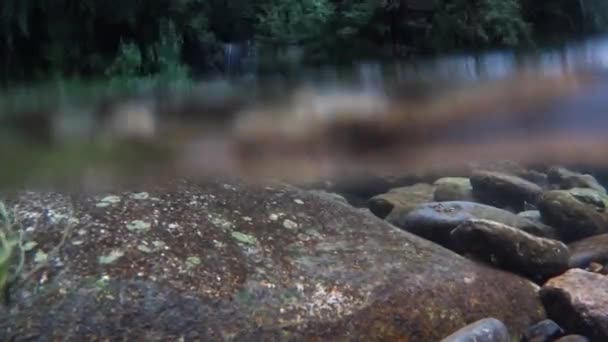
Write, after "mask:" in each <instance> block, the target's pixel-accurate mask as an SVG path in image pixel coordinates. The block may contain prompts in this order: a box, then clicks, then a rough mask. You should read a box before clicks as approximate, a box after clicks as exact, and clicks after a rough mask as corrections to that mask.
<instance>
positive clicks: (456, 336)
mask: <svg viewBox="0 0 608 342" xmlns="http://www.w3.org/2000/svg"><path fill="white" fill-rule="evenodd" d="M469 341H475V342H511V337H510V335H509V330H508V329H507V327H506V326H505V325H504V323H502V322H501V321H499V320H497V319H495V318H484V319H482V320H479V321H477V322H474V323H472V324H469V325H467V326H466V327H464V328H462V329H460V330H458V331H456V332H455V333H453V334H451V335H450V336H448V337H446V338H444V339H442V340H441V342H469Z"/></svg>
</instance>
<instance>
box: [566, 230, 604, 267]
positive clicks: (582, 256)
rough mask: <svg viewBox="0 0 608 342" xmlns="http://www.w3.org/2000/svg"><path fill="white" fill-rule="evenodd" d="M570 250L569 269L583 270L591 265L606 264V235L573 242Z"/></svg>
mask: <svg viewBox="0 0 608 342" xmlns="http://www.w3.org/2000/svg"><path fill="white" fill-rule="evenodd" d="M568 247H569V248H570V253H571V255H570V267H572V268H574V267H579V268H585V267H587V266H589V264H591V263H594V262H595V263H599V264H602V265H606V264H608V234H601V235H596V236H592V237H590V238H586V239H583V240H580V241H577V242H574V243H572V244H570V245H569V246H568Z"/></svg>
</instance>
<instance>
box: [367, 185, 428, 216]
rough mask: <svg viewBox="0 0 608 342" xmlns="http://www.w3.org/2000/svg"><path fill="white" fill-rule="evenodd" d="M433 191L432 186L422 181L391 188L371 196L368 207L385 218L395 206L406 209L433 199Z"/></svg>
mask: <svg viewBox="0 0 608 342" xmlns="http://www.w3.org/2000/svg"><path fill="white" fill-rule="evenodd" d="M434 191H435V187H434V186H432V185H430V184H424V183H419V184H416V185H412V186H406V187H401V188H396V189H391V190H390V191H389V192H387V193H385V194H382V195H377V196H374V197H372V198H371V199H370V200H369V209H370V210H371V211H372V213H374V214H375V215H376V216H378V217H380V218H386V217H387V216H388V215H389V214H390V213H391V211H393V209H395V208H397V209H398V210H400V211H408V210H412V209H414V208H415V207H416V206H418V205H419V204H422V203H427V202H431V201H433V192H434Z"/></svg>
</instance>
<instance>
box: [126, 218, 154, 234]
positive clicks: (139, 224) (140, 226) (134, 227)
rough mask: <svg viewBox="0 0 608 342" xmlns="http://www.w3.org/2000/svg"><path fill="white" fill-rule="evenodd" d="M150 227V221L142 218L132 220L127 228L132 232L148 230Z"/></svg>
mask: <svg viewBox="0 0 608 342" xmlns="http://www.w3.org/2000/svg"><path fill="white" fill-rule="evenodd" d="M150 227H151V225H150V223H148V222H144V221H141V220H135V221H131V222H129V223H128V224H127V229H128V230H130V231H132V232H146V231H148V230H149V229H150Z"/></svg>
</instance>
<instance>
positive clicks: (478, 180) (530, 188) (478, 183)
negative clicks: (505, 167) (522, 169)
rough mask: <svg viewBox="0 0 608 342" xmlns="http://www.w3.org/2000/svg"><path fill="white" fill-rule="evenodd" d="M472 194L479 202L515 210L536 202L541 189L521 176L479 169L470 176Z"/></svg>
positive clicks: (520, 209)
mask: <svg viewBox="0 0 608 342" xmlns="http://www.w3.org/2000/svg"><path fill="white" fill-rule="evenodd" d="M471 185H472V186H473V195H474V196H475V198H477V199H478V200H479V201H480V202H482V203H485V204H489V205H492V206H495V207H499V208H508V209H511V210H513V211H515V212H519V211H522V210H526V209H527V208H526V203H531V204H536V202H537V201H538V199H539V198H540V196H541V194H542V192H543V189H542V188H541V187H540V186H538V185H536V184H534V183H532V182H529V181H527V180H525V179H523V178H520V177H517V176H512V175H507V174H503V173H497V172H487V171H479V172H475V173H474V174H473V175H472V176H471Z"/></svg>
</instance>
